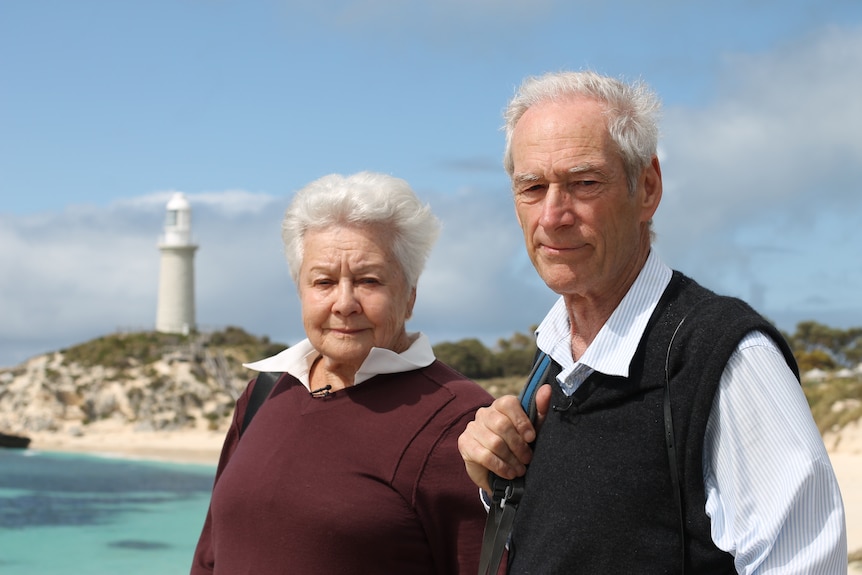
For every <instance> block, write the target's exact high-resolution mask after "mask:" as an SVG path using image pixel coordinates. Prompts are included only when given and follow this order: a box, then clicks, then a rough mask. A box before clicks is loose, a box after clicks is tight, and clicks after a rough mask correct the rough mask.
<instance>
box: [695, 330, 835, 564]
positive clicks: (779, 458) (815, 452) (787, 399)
mask: <svg viewBox="0 0 862 575" xmlns="http://www.w3.org/2000/svg"><path fill="white" fill-rule="evenodd" d="M703 453H704V455H703V458H704V461H703V465H704V487H705V490H706V498H707V499H706V513H707V515H709V517H710V519H711V525H712V527H711V529H712V539H713V541H714V542H715V544H716V546H718V547H719V548H720V549H722V550H725V551H727V552H729V553H731V554H732V555H733V556H734V561H735V566H736V570H737V572H738V573H740V574H750V575H753V574H757V575H766V574H778V573H781V574H782V575H792V574H799V575H802V574H807V573H846V572H847V532H846V527H845V517H844V506H843V503H842V500H841V494H840V491H839V488H838V482H837V479H836V477H835V473H834V471H833V469H832V465H831V463H830V461H829V456H828V454H827V452H826V448H825V447H824V444H823V440H822V438H821V436H820V432H819V431H818V429H817V426H816V425H815V423H814V420H813V418H812V416H811V410H810V408H809V406H808V402H807V400H806V398H805V394H804V393H803V391H802V388H801V386H800V385H799V382H798V380H797V379H796V376H795V375H794V374H793V372H792V371H791V370H790V368H789V367H788V366H787V363H786V362H785V360H784V358H783V356H782V354H781V352H780V351H779V350H778V348H777V347H776V345H775V343H774V342H773V341H772V340H771V339H769V337H767V336H766V335H764V334H762V333H760V332H753V333H751V334H749V335H748V336H746V337H745V338H743V340H742V341H741V342H740V344H739V346H738V347H737V349H736V350H735V351H734V353H733V355H732V356H731V358H730V360H729V361H728V364H727V366H726V368H725V370H724V373H723V375H722V377H721V380H720V382H719V387H718V391H717V393H716V397H715V400H714V402H713V406H712V410H711V412H710V416H709V421H708V423H707V430H706V434H705V436H704V452H703Z"/></svg>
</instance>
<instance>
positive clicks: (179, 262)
mask: <svg viewBox="0 0 862 575" xmlns="http://www.w3.org/2000/svg"><path fill="white" fill-rule="evenodd" d="M197 249H198V247H197V246H196V245H194V244H193V243H192V208H191V205H190V204H189V201H188V200H187V199H186V197H185V195H184V194H182V193H180V192H177V193H175V194H173V195H172V196H171V199H170V200H168V205H167V214H166V217H165V229H164V234H163V235H162V237H161V238H160V239H159V251H160V252H161V254H162V258H161V266H160V269H159V303H158V311H157V313H156V331H161V332H165V333H182V334H188V333H189V332H190V331H192V330H194V329H195V328H196V326H195V269H194V258H195V250H197Z"/></svg>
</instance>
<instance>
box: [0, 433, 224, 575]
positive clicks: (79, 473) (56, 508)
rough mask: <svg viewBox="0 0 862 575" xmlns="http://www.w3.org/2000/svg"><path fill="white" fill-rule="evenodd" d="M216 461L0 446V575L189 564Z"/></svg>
mask: <svg viewBox="0 0 862 575" xmlns="http://www.w3.org/2000/svg"><path fill="white" fill-rule="evenodd" d="M214 476H215V466H211V465H189V464H174V463H162V462H154V461H143V460H134V459H118V458H111V457H100V456H95V455H82V454H72V453H58V452H48V451H36V450H30V449H28V450H17V449H0V575H68V574H73V575H174V574H187V573H188V572H189V569H190V567H191V560H192V554H193V553H194V548H195V544H196V543H197V539H198V536H199V535H200V531H201V527H202V526H203V522H204V518H205V516H206V512H207V507H208V505H209V498H210V493H211V490H212V483H213V477H214Z"/></svg>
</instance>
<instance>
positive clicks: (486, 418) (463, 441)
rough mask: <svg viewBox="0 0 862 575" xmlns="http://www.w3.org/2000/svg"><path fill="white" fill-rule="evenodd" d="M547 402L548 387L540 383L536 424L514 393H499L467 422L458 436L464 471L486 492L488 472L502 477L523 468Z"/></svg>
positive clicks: (521, 473)
mask: <svg viewBox="0 0 862 575" xmlns="http://www.w3.org/2000/svg"><path fill="white" fill-rule="evenodd" d="M550 403H551V388H550V386H548V385H543V386H542V387H540V388H539V389H538V390H537V391H536V409H537V411H538V421H537V422H536V423H537V425H536V427H533V425H532V424H531V423H530V418H529V417H527V414H526V413H524V410H523V409H522V408H521V404H520V402H519V401H518V398H517V397H515V396H514V395H506V396H503V397H500V398H498V399H496V400H495V401H494V403H492V404H491V405H490V406H488V407H483V408H481V409H479V410H478V411H477V412H476V419H474V420H473V421H471V422H470V423H469V424H467V428H466V429H465V430H464V433H462V434H461V437H459V438H458V449H459V450H460V451H461V457H462V458H463V459H464V465H465V466H466V467H467V474H468V475H469V476H470V479H472V480H473V482H474V483H475V484H476V485H478V486H479V487H481V488H482V489H484V490H485V491H487V492H489V493H490V491H491V486H490V484H489V483H488V473H489V472H493V473H496V474H497V475H499V476H500V477H503V478H505V479H514V478H515V477H519V476H521V475H524V473H526V472H527V464H528V463H530V460H531V459H532V457H533V452H532V450H531V449H530V445H529V444H530V443H532V442H533V441H534V440H535V439H536V431H537V429H538V428H539V427H540V426H541V423H542V422H543V421H544V420H545V415H546V414H547V413H548V407H549V406H550Z"/></svg>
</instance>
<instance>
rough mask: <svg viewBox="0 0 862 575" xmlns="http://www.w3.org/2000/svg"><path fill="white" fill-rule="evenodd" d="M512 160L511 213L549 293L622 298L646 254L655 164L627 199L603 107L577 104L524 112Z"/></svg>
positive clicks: (656, 187) (657, 182)
mask: <svg viewBox="0 0 862 575" xmlns="http://www.w3.org/2000/svg"><path fill="white" fill-rule="evenodd" d="M512 160H513V164H514V173H513V176H512V179H513V182H512V183H513V191H514V199H515V211H516V213H517V216H518V221H519V222H520V224H521V228H522V230H523V232H524V240H525V241H526V246H527V253H528V254H529V256H530V259H531V260H532V262H533V265H534V266H535V268H536V270H537V271H538V272H539V275H540V276H541V277H542V279H543V280H544V281H545V283H546V284H547V285H548V287H550V288H551V289H552V290H554V291H555V292H557V293H559V294H563V295H567V296H574V297H585V298H596V297H599V298H603V297H615V295H616V294H618V293H619V292H620V291H621V290H622V293H624V290H627V289H628V286H629V285H631V282H632V281H634V278H635V277H637V273H638V272H639V271H640V267H641V266H642V264H643V260H644V259H645V257H646V253H648V251H649V243H650V240H649V227H648V222H649V220H650V218H652V215H653V213H654V212H655V209H656V207H657V206H658V200H659V198H660V197H661V176H660V172H659V168H658V161H657V160H655V161H654V162H653V164H652V165H651V166H649V167H648V168H647V169H645V170H644V172H643V173H642V174H641V177H640V179H639V182H638V189H637V190H636V193H635V194H633V195H632V194H630V193H629V190H628V186H627V182H626V174H625V170H624V166H623V161H622V157H621V156H620V153H619V151H618V148H617V146H616V145H615V144H614V143H613V141H612V140H611V138H610V134H609V133H608V130H607V124H606V119H605V116H604V115H603V113H602V107H601V105H600V104H599V103H598V102H596V101H594V100H591V99H584V98H577V99H570V100H565V101H562V102H544V103H541V104H537V105H535V106H533V107H531V108H530V109H528V110H527V111H526V112H525V113H524V115H523V116H522V117H521V119H520V120H519V121H518V123H517V124H516V126H515V129H514V131H513V133H512ZM621 297H622V296H621V295H620V298H621Z"/></svg>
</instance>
